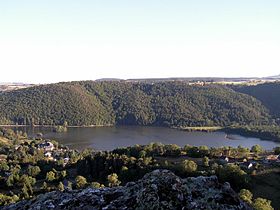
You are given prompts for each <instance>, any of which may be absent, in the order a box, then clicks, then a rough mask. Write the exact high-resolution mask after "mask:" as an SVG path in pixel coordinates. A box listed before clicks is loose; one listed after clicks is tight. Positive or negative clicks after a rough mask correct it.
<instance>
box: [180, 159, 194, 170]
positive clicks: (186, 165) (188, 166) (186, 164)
mask: <svg viewBox="0 0 280 210" xmlns="http://www.w3.org/2000/svg"><path fill="white" fill-rule="evenodd" d="M181 167H182V170H183V172H187V173H193V172H195V171H196V170H197V164H196V163H195V162H194V161H192V160H184V161H183V162H182V164H181Z"/></svg>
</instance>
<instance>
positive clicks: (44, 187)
mask: <svg viewBox="0 0 280 210" xmlns="http://www.w3.org/2000/svg"><path fill="white" fill-rule="evenodd" d="M41 189H42V190H47V189H48V184H47V182H43V185H42V187H41Z"/></svg>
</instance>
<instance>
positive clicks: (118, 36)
mask: <svg viewBox="0 0 280 210" xmlns="http://www.w3.org/2000/svg"><path fill="white" fill-rule="evenodd" d="M279 11H280V1H279V0H269V1H268V0H234V1H230V0H211V1H209V0H118V1H116V0H102V1H101V0H98V1H97V0H48V1H46V0H0V73H1V76H0V82H24V83H52V82H59V81H73V80H95V79H99V78H122V79H128V78H165V77H209V76H212V77H252V76H254V77H263V76H272V75H278V74H280V12H279Z"/></svg>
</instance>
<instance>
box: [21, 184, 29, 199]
mask: <svg viewBox="0 0 280 210" xmlns="http://www.w3.org/2000/svg"><path fill="white" fill-rule="evenodd" d="M21 191H22V194H23V197H24V198H25V199H26V198H29V193H28V188H27V186H26V185H25V184H24V185H23V187H22V189H21Z"/></svg>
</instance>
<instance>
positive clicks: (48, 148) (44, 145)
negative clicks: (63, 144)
mask: <svg viewBox="0 0 280 210" xmlns="http://www.w3.org/2000/svg"><path fill="white" fill-rule="evenodd" d="M38 147H39V148H40V149H44V150H45V151H53V150H54V145H53V143H51V142H49V141H46V142H44V143H41V144H39V146H38Z"/></svg>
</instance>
